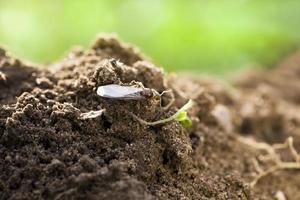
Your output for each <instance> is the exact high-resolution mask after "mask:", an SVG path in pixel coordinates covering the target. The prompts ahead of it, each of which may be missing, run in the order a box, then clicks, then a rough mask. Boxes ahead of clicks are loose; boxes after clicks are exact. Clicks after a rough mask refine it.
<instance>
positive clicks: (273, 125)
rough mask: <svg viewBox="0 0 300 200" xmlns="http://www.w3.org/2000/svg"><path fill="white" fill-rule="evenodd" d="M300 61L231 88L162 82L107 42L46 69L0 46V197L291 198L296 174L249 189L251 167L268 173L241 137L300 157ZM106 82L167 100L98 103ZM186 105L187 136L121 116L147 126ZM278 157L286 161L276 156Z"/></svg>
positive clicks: (122, 47) (134, 53)
mask: <svg viewBox="0 0 300 200" xmlns="http://www.w3.org/2000/svg"><path fill="white" fill-rule="evenodd" d="M111 58H114V59H119V61H120V62H122V63H123V64H122V65H121V64H113V63H112V62H110V59H111ZM290 65H292V66H290ZM299 65H300V61H295V63H293V64H282V65H281V67H278V68H276V69H274V70H272V71H267V72H261V73H252V76H253V78H249V79H245V78H244V79H242V81H241V80H239V81H236V82H235V85H236V87H235V88H234V89H233V88H232V87H229V86H226V85H225V84H223V83H222V82H218V81H216V80H207V79H205V80H204V79H193V78H190V77H181V76H176V75H170V76H166V75H165V74H164V72H163V70H162V69H161V68H158V67H156V66H154V65H153V64H152V63H151V62H150V61H148V60H147V59H145V58H144V56H143V55H142V54H141V53H140V52H139V50H138V49H136V48H135V47H132V46H130V45H128V44H125V43H122V42H120V41H119V40H118V39H117V38H115V37H114V36H101V37H99V38H98V39H97V40H96V41H95V42H94V43H93V44H92V46H91V47H90V48H89V49H88V50H82V49H79V48H76V49H73V50H72V51H71V52H70V53H69V54H68V55H67V56H66V58H65V59H63V60H62V61H60V62H57V63H55V64H53V65H51V66H49V67H47V68H46V69H42V68H39V67H38V66H33V65H32V64H28V63H24V62H22V61H20V60H18V59H15V58H12V57H11V56H9V55H8V53H7V52H6V51H5V50H3V49H0V72H1V73H0V90H1V93H0V106H1V108H0V199H274V198H275V196H276V195H277V196H278V195H279V196H280V195H281V197H282V196H283V197H286V198H287V199H300V192H299V191H300V181H299V180H300V173H299V171H297V170H293V169H294V168H293V169H287V170H276V171H274V172H273V173H272V174H268V175H267V176H265V177H263V178H261V179H259V180H258V181H257V183H256V184H255V185H254V184H251V183H253V180H255V179H256V178H257V176H258V175H259V174H260V172H259V171H258V165H259V166H260V167H262V168H263V169H267V168H268V166H272V160H271V161H269V160H266V161H265V160H260V157H261V156H262V154H264V151H263V149H259V148H257V147H256V146H255V145H254V146H253V145H251V144H253V143H249V144H248V145H247V144H245V142H243V141H245V140H243V139H241V138H246V136H247V137H250V136H252V138H254V139H255V140H253V141H261V142H264V143H263V144H266V145H267V144H273V143H283V142H284V141H285V139H286V138H287V137H289V136H292V137H293V138H294V141H295V143H294V146H295V148H296V149H299V150H300V142H299V141H300V135H299V134H300V133H299V130H300V129H299V125H298V124H299V122H300V121H299V119H300V118H299V117H298V115H299V114H298V112H297V110H298V108H299V107H298V103H299V101H300V91H299V88H298V84H299V83H300V76H298V75H297V73H298V72H297V71H299V70H300V66H299ZM298 74H299V73H298ZM246 75H247V74H246ZM279 79H280V80H281V81H282V82H280V83H281V84H279V82H278V81H279ZM253 80H255V81H254V83H252V82H253ZM275 80H276V81H275ZM286 80H290V81H292V82H289V83H288V82H287V81H286ZM107 84H127V85H141V84H142V85H143V86H144V87H147V88H152V89H155V90H156V91H157V92H159V93H161V92H163V91H167V90H170V89H171V90H172V93H166V94H165V95H163V96H162V97H161V98H147V99H143V100H126V101H125V100H115V99H109V98H102V97H100V96H98V95H97V93H96V90H97V87H99V86H102V85H107ZM291 88H292V89H291ZM173 99H174V103H172V104H171V106H170V107H169V108H168V109H166V107H165V106H166V105H168V104H169V103H170V102H171V101H172V100H173ZM189 99H192V100H193V101H194V102H195V103H194V106H193V107H192V108H191V109H190V110H189V111H188V114H189V116H190V117H191V119H192V121H193V124H192V126H191V127H189V128H186V129H185V128H183V127H182V125H181V124H180V123H179V122H176V121H174V122H170V123H165V124H162V125H158V126H146V125H144V124H141V123H140V122H139V121H138V120H136V119H135V118H134V117H132V115H131V114H134V115H136V116H138V117H139V118H141V119H143V120H146V121H156V120H159V119H163V118H166V117H169V116H171V115H172V114H174V113H175V112H176V111H177V110H178V109H179V108H180V107H181V106H182V105H184V104H185V103H186V102H187V101H188V100H189ZM100 110H101V112H98V111H100ZM95 113H98V114H96V115H95ZM255 144H257V143H255ZM278 155H284V158H286V159H287V161H292V159H293V157H292V156H290V154H289V151H286V150H285V149H283V150H279V152H278ZM292 155H293V154H292ZM295 163H296V162H295ZM296 164H297V163H296ZM287 180H288V181H287ZM276 198H277V197H276ZM278 198H279V197H278Z"/></svg>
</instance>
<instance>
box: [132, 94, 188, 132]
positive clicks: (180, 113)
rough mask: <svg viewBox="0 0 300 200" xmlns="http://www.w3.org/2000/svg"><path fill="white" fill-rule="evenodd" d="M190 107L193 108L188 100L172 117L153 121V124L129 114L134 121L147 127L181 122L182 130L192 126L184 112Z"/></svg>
mask: <svg viewBox="0 0 300 200" xmlns="http://www.w3.org/2000/svg"><path fill="white" fill-rule="evenodd" d="M192 106H193V101H192V100H191V99H190V100H189V101H188V102H187V103H186V104H185V105H184V106H182V107H181V108H180V109H179V110H178V111H177V112H176V113H175V114H174V115H172V116H170V117H168V118H166V119H161V120H158V121H154V122H147V121H145V120H143V119H141V118H139V117H138V116H136V115H135V114H133V113H131V115H132V116H133V117H134V118H135V119H137V120H138V121H139V122H140V123H142V124H145V125H148V126H155V125H158V124H165V123H168V122H171V121H178V122H181V124H182V126H183V127H184V128H188V127H189V126H191V125H192V120H191V119H190V118H189V117H188V115H187V112H186V110H188V109H189V108H191V107H192Z"/></svg>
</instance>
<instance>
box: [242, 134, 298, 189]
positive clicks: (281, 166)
mask: <svg viewBox="0 0 300 200" xmlns="http://www.w3.org/2000/svg"><path fill="white" fill-rule="evenodd" d="M239 141H240V142H242V143H244V144H246V145H249V146H251V147H253V148H255V149H258V150H263V151H265V152H266V153H267V154H266V155H264V156H261V158H262V160H270V161H272V162H273V163H275V164H274V165H273V166H271V167H269V168H267V169H265V170H264V169H262V168H261V167H260V166H259V164H258V161H257V159H254V161H253V163H254V166H255V168H256V170H257V172H258V175H257V176H256V177H255V179H254V180H253V181H252V182H251V183H250V186H251V187H254V186H255V185H256V184H257V182H258V181H259V180H260V179H262V178H263V177H265V176H268V175H270V174H272V173H273V172H275V171H277V170H285V169H300V155H299V154H298V152H297V151H296V149H295V147H294V145H293V138H292V137H289V138H287V140H286V141H285V143H283V144H275V145H269V144H267V143H262V142H257V141H255V140H254V139H251V138H244V137H239ZM285 148H289V150H290V153H291V155H292V156H293V159H294V161H293V162H287V161H283V160H282V158H281V157H280V155H279V154H278V153H277V152H276V151H277V150H280V149H285Z"/></svg>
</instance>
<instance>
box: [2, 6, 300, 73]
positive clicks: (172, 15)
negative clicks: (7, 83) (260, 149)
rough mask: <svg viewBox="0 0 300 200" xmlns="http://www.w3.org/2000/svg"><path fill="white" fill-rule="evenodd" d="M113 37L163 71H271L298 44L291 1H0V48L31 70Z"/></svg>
mask: <svg viewBox="0 0 300 200" xmlns="http://www.w3.org/2000/svg"><path fill="white" fill-rule="evenodd" d="M100 32H115V33H117V34H118V35H119V37H120V38H122V39H123V40H124V41H126V42H130V43H133V44H135V45H137V46H138V47H139V48H140V49H141V50H142V51H143V52H144V53H145V54H146V55H148V56H149V57H151V58H152V60H153V61H154V63H156V64H157V65H159V66H163V67H164V68H166V69H167V70H169V71H196V72H199V73H211V74H217V75H224V74H227V73H231V72H234V71H237V70H240V69H244V68H246V67H253V66H256V67H270V66H273V65H274V64H276V62H278V60H280V59H281V58H282V57H283V56H285V55H286V54H288V53H290V52H292V51H293V50H295V49H296V48H298V46H299V44H300V34H299V33H300V1H298V0H284V1H282V0H230V1H229V0H185V1H183V0H106V1H104V0H102V1H101V0H82V1H79V0H51V1H46V0H24V1H23V0H7V1H5V0H0V44H1V45H3V46H5V47H6V48H8V49H9V51H11V52H12V53H13V54H14V55H16V56H18V57H20V58H25V59H27V60H31V61H34V62H37V63H49V62H53V61H56V60H58V59H60V58H62V57H63V56H64V55H65V54H66V52H67V51H68V50H69V49H70V48H71V47H72V46H74V45H82V46H84V47H87V46H88V45H89V44H90V43H91V41H93V39H94V38H95V36H96V35H97V33H100Z"/></svg>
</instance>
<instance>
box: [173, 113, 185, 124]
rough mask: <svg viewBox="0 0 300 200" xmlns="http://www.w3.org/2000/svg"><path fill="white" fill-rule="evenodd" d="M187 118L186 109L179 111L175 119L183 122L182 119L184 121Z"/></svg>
mask: <svg viewBox="0 0 300 200" xmlns="http://www.w3.org/2000/svg"><path fill="white" fill-rule="evenodd" d="M186 118H187V112H186V111H181V112H179V113H178V115H177V116H176V118H175V120H176V121H179V122H181V121H184V120H185V119H186Z"/></svg>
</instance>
